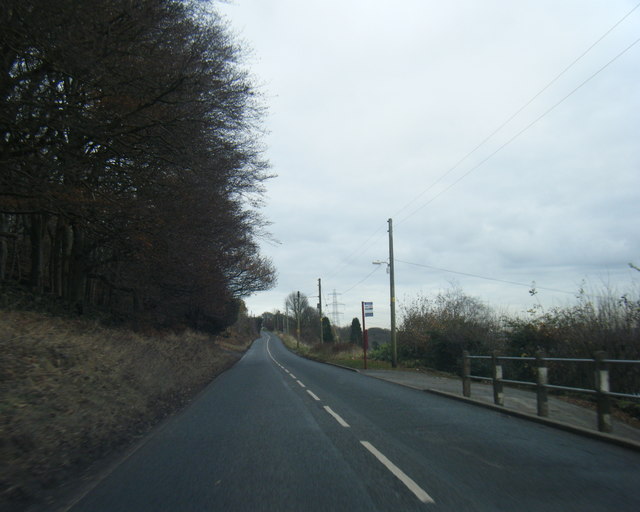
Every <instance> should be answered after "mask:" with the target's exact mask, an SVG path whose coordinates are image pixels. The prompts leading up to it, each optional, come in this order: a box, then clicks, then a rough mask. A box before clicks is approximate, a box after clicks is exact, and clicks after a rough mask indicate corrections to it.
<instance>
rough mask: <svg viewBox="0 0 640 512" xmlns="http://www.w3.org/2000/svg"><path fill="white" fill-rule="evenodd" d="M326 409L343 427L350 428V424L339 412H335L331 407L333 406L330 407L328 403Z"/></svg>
mask: <svg viewBox="0 0 640 512" xmlns="http://www.w3.org/2000/svg"><path fill="white" fill-rule="evenodd" d="M324 410H325V411H327V412H328V413H329V414H331V416H333V418H334V419H335V420H336V421H337V422H338V423H339V424H340V425H342V426H343V427H346V428H349V424H348V423H347V422H346V421H344V420H343V419H342V418H341V417H340V415H339V414H337V413H335V412H333V410H332V409H331V407H329V406H328V405H325V406H324Z"/></svg>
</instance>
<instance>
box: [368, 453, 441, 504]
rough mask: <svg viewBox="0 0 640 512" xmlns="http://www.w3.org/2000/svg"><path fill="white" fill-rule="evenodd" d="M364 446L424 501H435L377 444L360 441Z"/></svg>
mask: <svg viewBox="0 0 640 512" xmlns="http://www.w3.org/2000/svg"><path fill="white" fill-rule="evenodd" d="M360 443H362V446H364V447H365V448H366V449H367V450H369V451H370V452H371V453H372V454H373V456H374V457H375V458H376V459H378V460H379V461H380V462H382V464H383V465H384V466H385V467H386V468H387V469H388V470H389V471H391V472H392V473H393V475H394V476H395V477H396V478H397V479H398V480H400V481H401V482H402V483H403V484H404V485H406V486H407V488H408V489H409V490H410V491H411V492H412V493H413V494H415V495H416V498H418V499H419V500H420V501H421V502H422V503H435V501H433V498H432V497H431V496H429V495H428V494H427V493H426V492H424V490H423V489H422V488H421V487H420V486H419V485H418V484H417V483H415V482H414V481H413V480H412V479H411V478H409V477H408V476H407V475H406V474H405V473H404V472H403V471H402V470H401V469H400V468H399V467H398V466H396V465H395V464H394V463H393V462H391V461H390V460H389V459H387V458H386V457H385V456H384V455H383V454H382V453H380V452H379V451H378V450H377V449H376V447H375V446H373V445H372V444H371V443H369V442H367V441H360Z"/></svg>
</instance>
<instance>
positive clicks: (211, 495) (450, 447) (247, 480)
mask: <svg viewBox="0 0 640 512" xmlns="http://www.w3.org/2000/svg"><path fill="white" fill-rule="evenodd" d="M62 510H70V511H73V512H101V511H104V512H107V511H108V512H113V511H137V512H142V511H153V512H159V511H172V512H175V511H198V512H200V511H236V510H238V511H252V512H253V511H261V510H264V511H315V510H318V511H320V510H321V511H334V510H335V511H342V510H344V511H350V512H351V511H360V510H362V511H368V512H371V511H376V510H379V511H395V512H397V511H413V510H420V511H428V512H430V511H434V512H435V511H491V512H495V511H509V512H513V511H518V512H523V511H558V512H567V511H573V510H575V511H581V512H585V511H611V510H615V511H618V512H619V511H634V512H637V511H638V510H640V453H636V452H633V451H630V450H625V449H623V448H620V447H616V446H612V445H608V444H606V443H603V442H600V441H596V440H591V439H586V438H583V437H580V436H576V435H574V434H570V433H567V432H563V431H559V430H555V429H552V428H549V427H546V426H543V425H539V424H535V423H530V422H527V421H526V420H521V419H518V418H514V417H511V416H507V415H503V414H500V413H497V412H495V411H491V410H486V409H484V408H479V407H473V406H469V405H467V404H464V403H460V402H458V401H455V400H450V399H447V398H444V397H439V396H433V395H430V394H427V393H423V392H420V391H417V390H413V389H408V388H404V387H401V386H398V385H396V384H393V383H389V382H384V381H380V380H377V379H373V378H370V377H366V376H364V375H360V374H358V373H354V372H350V371H346V370H343V369H340V368H335V367H332V366H329V365H324V364H321V363H316V362H312V361H308V360H306V359H302V358H300V357H297V356H295V355H294V354H292V353H290V352H289V351H287V350H286V348H285V347H284V346H283V345H282V343H281V341H280V340H279V339H278V338H277V337H276V336H274V335H272V334H269V333H266V332H263V334H262V336H261V338H260V339H258V340H257V341H256V342H255V343H254V344H253V345H252V347H251V349H250V350H249V351H248V352H247V353H246V354H245V356H244V357H243V358H242V359H241V360H240V361H239V362H238V363H237V364H236V365H235V366H234V367H233V368H232V369H230V370H229V371H227V372H225V373H224V374H222V375H221V376H219V377H218V378H217V379H215V381H214V382H213V383H212V384H211V385H210V386H209V387H208V388H207V389H206V390H205V391H204V392H203V393H201V394H200V395H199V396H198V398H197V399H196V400H195V401H194V402H193V403H192V404H191V405H190V406H189V407H187V408H186V409H185V410H184V411H183V412H181V413H180V414H178V415H176V416H175V417H174V418H172V419H171V420H169V421H168V422H166V423H165V424H164V425H163V426H162V427H160V428H159V429H157V430H156V431H155V432H154V433H153V434H151V435H150V436H149V437H148V439H147V440H146V441H145V442H144V443H143V444H142V445H141V446H140V447H139V448H138V449H137V450H136V451H135V452H133V453H132V454H131V455H130V456H129V457H128V458H126V459H125V460H124V461H122V463H121V464H119V465H118V466H117V467H116V468H115V469H114V470H113V471H112V472H111V473H110V474H108V475H107V476H106V477H104V478H103V479H102V480H100V481H98V482H96V485H95V486H93V488H91V489H90V490H89V491H88V492H85V494H84V495H81V496H78V497H77V498H76V499H75V501H74V502H72V504H71V505H70V506H68V505H67V506H65V507H63V508H62Z"/></svg>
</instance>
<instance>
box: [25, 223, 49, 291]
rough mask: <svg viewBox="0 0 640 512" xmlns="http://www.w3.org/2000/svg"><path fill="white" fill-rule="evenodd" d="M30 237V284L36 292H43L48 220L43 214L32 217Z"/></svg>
mask: <svg viewBox="0 0 640 512" xmlns="http://www.w3.org/2000/svg"><path fill="white" fill-rule="evenodd" d="M30 220H31V226H30V228H31V229H30V230H29V236H30V239H31V276H30V280H29V283H30V285H31V287H32V288H33V290H34V291H36V292H38V293H41V292H42V290H43V274H44V237H45V234H46V230H45V226H46V218H45V216H44V215H43V214H38V213H36V214H33V215H31V219H30Z"/></svg>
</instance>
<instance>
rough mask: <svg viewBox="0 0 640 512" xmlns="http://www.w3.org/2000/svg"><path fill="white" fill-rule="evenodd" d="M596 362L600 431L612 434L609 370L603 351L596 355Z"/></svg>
mask: <svg viewBox="0 0 640 512" xmlns="http://www.w3.org/2000/svg"><path fill="white" fill-rule="evenodd" d="M593 357H594V360H595V372H596V374H595V377H596V378H595V382H596V393H597V395H596V396H597V400H598V430H599V431H600V432H611V431H612V430H613V425H612V424H611V397H610V396H609V368H608V366H607V364H606V363H605V362H604V360H605V358H606V355H605V353H604V352H603V351H598V352H596V353H595V354H594V355H593Z"/></svg>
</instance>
